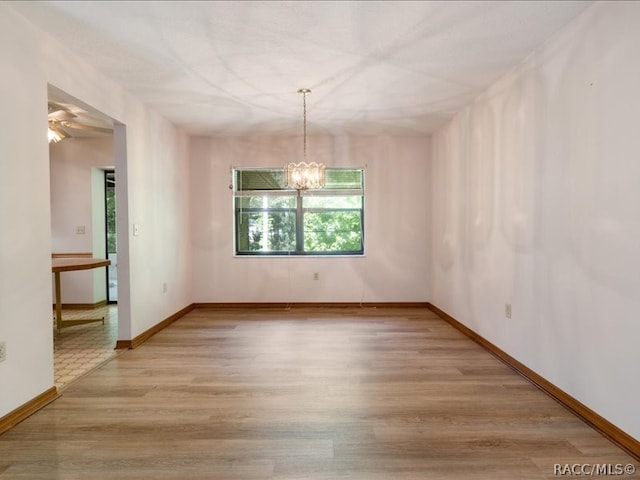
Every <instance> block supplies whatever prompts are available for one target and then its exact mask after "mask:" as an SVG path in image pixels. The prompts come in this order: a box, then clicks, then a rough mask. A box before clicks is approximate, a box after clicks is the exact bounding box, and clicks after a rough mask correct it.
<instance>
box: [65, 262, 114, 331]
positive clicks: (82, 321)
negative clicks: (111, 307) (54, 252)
mask: <svg viewBox="0 0 640 480" xmlns="http://www.w3.org/2000/svg"><path fill="white" fill-rule="evenodd" d="M54 275H55V285H56V330H57V332H58V333H60V330H62V329H63V328H64V327H73V326H74V325H84V324H86V323H93V322H102V324H103V325H104V317H102V318H82V319H78V320H64V321H63V320H62V294H61V293H60V272H54Z"/></svg>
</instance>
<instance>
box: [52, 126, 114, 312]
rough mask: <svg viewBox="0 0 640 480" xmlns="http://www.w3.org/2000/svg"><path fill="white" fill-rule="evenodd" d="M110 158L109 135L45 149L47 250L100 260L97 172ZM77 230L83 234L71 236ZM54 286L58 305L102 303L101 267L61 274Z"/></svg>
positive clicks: (102, 252) (101, 178)
mask: <svg viewBox="0 0 640 480" xmlns="http://www.w3.org/2000/svg"><path fill="white" fill-rule="evenodd" d="M113 155H114V154H113V138H111V137H89V138H69V139H66V140H64V141H62V142H60V143H56V144H51V145H50V146H49V159H50V175H51V251H52V252H56V253H92V254H93V255H94V256H95V257H99V258H105V255H106V254H105V233H104V231H105V228H104V224H105V213H104V172H103V170H102V169H105V168H108V167H111V168H113V165H114V157H113ZM96 167H99V168H100V169H101V171H99V172H96V171H95V170H96ZM101 206H102V208H100V207H101ZM79 226H84V227H85V233H84V234H78V233H77V227H79ZM100 247H102V248H100ZM60 283H61V292H62V303H81V304H94V303H97V302H101V301H103V300H106V279H105V269H104V268H100V269H94V270H79V271H76V272H66V273H63V274H61V275H60Z"/></svg>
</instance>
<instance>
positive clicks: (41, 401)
mask: <svg viewBox="0 0 640 480" xmlns="http://www.w3.org/2000/svg"><path fill="white" fill-rule="evenodd" d="M58 397H59V395H58V390H57V389H56V387H51V388H50V389H49V390H46V391H45V392H43V393H41V394H40V395H38V396H37V397H35V398H33V399H31V400H29V401H28V402H27V403H25V404H24V405H22V406H21V407H18V408H16V409H15V410H14V411H12V412H10V413H8V414H7V415H5V416H4V417H2V418H0V435H2V434H3V433H4V432H6V431H7V430H9V429H11V428H13V427H15V426H16V425H17V424H19V423H20V422H22V421H23V420H25V419H27V418H28V417H30V416H31V415H33V414H34V413H36V412H37V411H38V410H40V409H41V408H42V407H44V406H45V405H48V404H49V403H51V402H53V401H54V400H55V399H56V398H58Z"/></svg>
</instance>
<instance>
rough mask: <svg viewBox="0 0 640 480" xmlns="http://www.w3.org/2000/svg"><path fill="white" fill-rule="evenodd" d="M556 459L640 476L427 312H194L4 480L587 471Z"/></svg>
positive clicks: (93, 392) (114, 373) (8, 439)
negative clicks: (625, 470)
mask: <svg viewBox="0 0 640 480" xmlns="http://www.w3.org/2000/svg"><path fill="white" fill-rule="evenodd" d="M556 464H557V465H561V466H564V465H567V464H569V465H573V464H592V465H595V464H611V465H616V464H622V465H627V464H630V465H633V466H634V467H637V471H636V473H635V474H633V475H622V476H620V478H625V479H628V478H639V476H640V466H638V465H637V462H634V460H633V459H632V458H631V457H630V456H628V455H627V454H626V453H624V452H623V451H622V450H620V449H619V448H618V447H616V446H615V445H613V444H612V443H611V442H609V441H608V440H607V439H605V438H604V437H602V436H601V435H600V434H599V433H597V432H596V431H594V430H593V429H592V428H590V427H589V426H588V425H586V424H585V423H583V422H582V421H581V420H579V419H578V418H576V417H575V416H573V415H572V414H571V413H569V412H568V411H567V410H566V409H565V408H563V407H562V406H561V405H559V404H558V403H556V402H555V401H554V400H553V399H551V398H550V397H548V396H547V395H545V394H544V393H542V392H541V391H539V390H538V389H536V388H535V387H534V386H532V385H531V384H529V383H528V382H527V381H525V380H524V379H522V378H521V377H520V376H518V375H517V374H515V373H514V372H513V371H512V370H510V369H509V368H508V367H507V366H505V365H504V364H502V363H501V362H500V361H498V360H497V359H496V358H494V357H493V356H492V355H490V354H489V353H488V352H486V351H485V350H483V349H482V348H481V347H480V346H478V345H477V344H476V343H474V342H473V341H471V340H469V339H468V338H466V337H465V336H463V335H462V334H461V333H460V332H458V331H457V330H455V329H454V328H453V327H451V326H450V325H449V324H447V323H446V322H444V321H443V320H441V319H439V318H438V317H437V316H436V315H435V314H433V313H431V312H430V311H428V310H426V309H386V308H378V309H372V308H339V309H338V308H334V309H324V310H318V309H302V308H297V309H296V308H293V309H291V310H276V309H273V310H271V309H261V310H253V311H246V310H225V311H221V310H212V309H196V310H193V311H192V312H190V313H189V314H187V315H186V316H185V317H183V318H181V319H179V320H178V321H176V322H175V323H174V324H172V325H171V326H169V327H168V328H166V329H165V330H163V331H161V332H160V333H158V334H156V335H155V336H154V337H152V338H151V339H150V340H148V341H147V342H146V343H144V344H143V345H141V346H140V347H138V348H137V349H135V350H130V351H126V352H124V353H122V354H121V355H118V356H117V357H115V358H114V359H112V360H111V361H109V362H108V363H106V364H105V365H103V366H102V367H100V368H98V369H96V370H94V371H92V372H91V373H89V374H88V375H86V376H84V377H83V378H81V379H80V380H79V381H77V382H75V383H74V384H72V385H71V386H70V387H68V388H67V389H65V390H64V391H63V394H62V397H61V398H59V399H58V400H56V401H55V402H53V403H52V404H50V405H48V406H47V407H45V408H44V409H42V410H40V411H39V412H37V413H36V414H34V415H33V416H31V417H30V418H28V419H27V420H25V421H24V422H22V423H21V424H19V425H18V426H16V427H14V428H13V429H12V430H9V431H8V432H6V433H5V434H3V435H1V436H0V479H1V480H8V479H29V480H40V479H47V480H49V479H78V480H102V479H104V480H108V479H114V480H115V479H118V480H127V479H130V480H147V479H149V480H163V479H175V480H192V479H207V480H214V479H221V480H236V479H238V480H240V479H243V480H244V479H251V480H254V479H282V480H284V479H309V480H315V479H336V480H338V479H352V480H355V479H357V480H392V479H394V480H422V479H455V480H460V479H482V480H485V479H486V480H499V479H509V480H514V479H515V480H517V479H551V478H556V479H557V478H581V477H577V476H571V475H564V476H562V475H559V474H558V470H557V468H558V467H556ZM594 478H605V476H604V475H601V476H600V477H597V476H596V477H594ZM607 478H608V477H607Z"/></svg>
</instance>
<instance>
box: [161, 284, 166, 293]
mask: <svg viewBox="0 0 640 480" xmlns="http://www.w3.org/2000/svg"><path fill="white" fill-rule="evenodd" d="M162 293H167V282H164V283H163V284H162Z"/></svg>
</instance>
